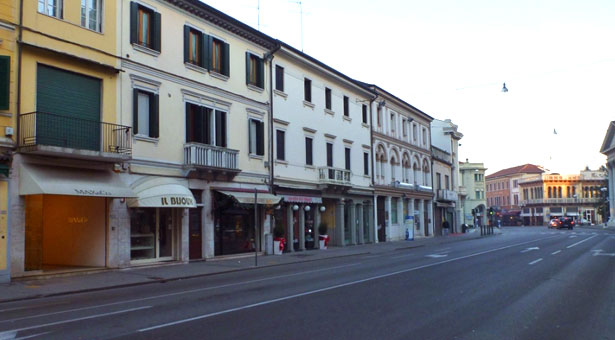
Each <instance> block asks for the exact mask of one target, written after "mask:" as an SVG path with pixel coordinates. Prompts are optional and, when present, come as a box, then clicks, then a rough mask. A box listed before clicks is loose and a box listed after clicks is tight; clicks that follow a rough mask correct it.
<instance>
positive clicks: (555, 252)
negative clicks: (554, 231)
mask: <svg viewBox="0 0 615 340" xmlns="http://www.w3.org/2000/svg"><path fill="white" fill-rule="evenodd" d="M561 252H562V251H561V250H558V251H554V252H552V253H551V255H555V254H559V253H561Z"/></svg>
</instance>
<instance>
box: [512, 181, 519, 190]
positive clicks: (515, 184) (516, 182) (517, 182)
mask: <svg viewBox="0 0 615 340" xmlns="http://www.w3.org/2000/svg"><path fill="white" fill-rule="evenodd" d="M517 186H519V181H518V180H514V181H513V188H516V187H517Z"/></svg>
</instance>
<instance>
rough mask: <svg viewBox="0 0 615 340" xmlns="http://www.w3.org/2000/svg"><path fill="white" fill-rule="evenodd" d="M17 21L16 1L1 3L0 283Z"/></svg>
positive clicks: (3, 278)
mask: <svg viewBox="0 0 615 340" xmlns="http://www.w3.org/2000/svg"><path fill="white" fill-rule="evenodd" d="M17 19H18V6H17V1H14V0H0V283H1V282H7V281H8V280H9V277H10V275H9V273H10V269H9V260H8V259H9V238H10V234H9V229H8V220H9V213H8V178H7V177H8V169H9V164H10V151H11V150H12V149H13V147H14V144H15V143H14V141H13V133H14V120H13V117H15V112H16V110H17V100H16V92H17V91H16V77H17V73H16V66H17V62H16V60H17V58H16V55H17Z"/></svg>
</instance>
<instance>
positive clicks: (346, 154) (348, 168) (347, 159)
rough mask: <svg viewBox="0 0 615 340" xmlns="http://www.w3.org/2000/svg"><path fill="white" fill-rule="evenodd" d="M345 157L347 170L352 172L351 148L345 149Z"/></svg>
mask: <svg viewBox="0 0 615 340" xmlns="http://www.w3.org/2000/svg"><path fill="white" fill-rule="evenodd" d="M344 156H345V158H346V170H350V148H345V149H344Z"/></svg>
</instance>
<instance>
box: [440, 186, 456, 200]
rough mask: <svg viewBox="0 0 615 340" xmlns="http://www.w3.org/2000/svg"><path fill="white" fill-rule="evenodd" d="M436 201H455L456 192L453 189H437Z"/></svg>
mask: <svg viewBox="0 0 615 340" xmlns="http://www.w3.org/2000/svg"><path fill="white" fill-rule="evenodd" d="M437 200H438V201H449V202H457V192H455V191H453V190H446V189H438V196H437Z"/></svg>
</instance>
